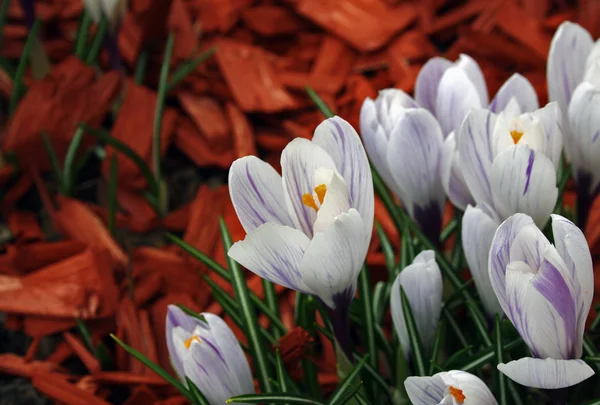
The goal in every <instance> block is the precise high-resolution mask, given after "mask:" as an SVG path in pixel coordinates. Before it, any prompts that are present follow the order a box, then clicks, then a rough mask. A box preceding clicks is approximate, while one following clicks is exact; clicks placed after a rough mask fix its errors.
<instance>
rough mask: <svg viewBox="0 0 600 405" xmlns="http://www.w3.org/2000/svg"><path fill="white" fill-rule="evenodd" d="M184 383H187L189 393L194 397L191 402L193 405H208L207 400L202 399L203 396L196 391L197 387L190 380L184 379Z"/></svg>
mask: <svg viewBox="0 0 600 405" xmlns="http://www.w3.org/2000/svg"><path fill="white" fill-rule="evenodd" d="M185 381H186V382H187V385H188V387H190V393H191V394H192V396H193V397H194V400H193V401H192V402H193V403H194V404H195V405H210V402H208V399H206V398H205V397H204V394H202V392H200V390H199V389H198V387H196V384H194V382H193V381H192V380H190V379H189V378H188V377H185Z"/></svg>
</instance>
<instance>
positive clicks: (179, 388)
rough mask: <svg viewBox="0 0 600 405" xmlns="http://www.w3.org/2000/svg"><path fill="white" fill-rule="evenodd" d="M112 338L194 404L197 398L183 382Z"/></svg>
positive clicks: (115, 338) (114, 337)
mask: <svg viewBox="0 0 600 405" xmlns="http://www.w3.org/2000/svg"><path fill="white" fill-rule="evenodd" d="M110 337H111V338H113V339H114V341H115V342H117V343H118V344H119V346H121V347H122V348H123V349H125V351H126V352H127V353H129V354H130V355H132V356H133V357H135V358H136V359H137V360H139V361H140V362H141V363H142V364H144V365H145V366H146V367H148V368H149V369H151V370H152V371H154V372H155V373H156V374H158V375H159V376H160V377H162V379H163V380H165V381H166V382H168V383H169V384H171V385H172V386H173V387H175V388H176V389H177V391H179V392H180V393H181V394H182V395H183V396H185V397H186V398H187V399H189V400H190V401H192V402H193V401H194V399H195V398H194V396H193V395H192V393H191V392H189V391H188V389H187V388H186V387H185V386H184V385H183V384H182V383H181V382H179V380H178V379H177V378H175V377H173V376H172V375H171V374H169V373H168V372H167V371H165V370H164V369H163V368H162V367H161V366H159V365H158V364H156V363H154V362H153V361H152V360H150V359H149V358H148V357H146V356H144V355H143V354H142V353H140V352H138V351H137V350H135V349H134V348H133V347H130V346H128V345H127V344H125V343H124V342H122V341H121V340H120V339H119V338H118V337H116V336H115V335H113V334H112V333H111V334H110Z"/></svg>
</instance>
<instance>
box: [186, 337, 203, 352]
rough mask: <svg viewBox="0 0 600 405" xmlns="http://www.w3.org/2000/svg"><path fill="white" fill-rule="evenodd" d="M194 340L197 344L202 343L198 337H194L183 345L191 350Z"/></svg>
mask: <svg viewBox="0 0 600 405" xmlns="http://www.w3.org/2000/svg"><path fill="white" fill-rule="evenodd" d="M194 340H195V341H196V342H198V343H200V338H199V337H198V336H196V335H194V336H192V337H191V338H189V339H187V340H186V341H185V342H183V344H184V345H185V348H186V349H189V348H190V346H191V345H192V342H193V341H194Z"/></svg>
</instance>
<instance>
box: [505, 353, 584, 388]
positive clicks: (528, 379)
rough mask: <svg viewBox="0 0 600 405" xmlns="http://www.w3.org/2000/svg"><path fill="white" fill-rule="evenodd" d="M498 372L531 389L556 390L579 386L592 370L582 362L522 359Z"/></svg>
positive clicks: (510, 363)
mask: <svg viewBox="0 0 600 405" xmlns="http://www.w3.org/2000/svg"><path fill="white" fill-rule="evenodd" d="M498 370H500V371H501V372H502V373H503V374H505V375H506V376H507V377H508V378H510V379H511V380H513V381H515V382H518V383H519V384H521V385H525V386H527V387H533V388H544V389H558V388H565V387H570V386H572V385H575V384H579V383H580V382H582V381H583V380H586V379H588V378H590V377H591V376H593V375H594V374H595V373H594V370H592V368H591V367H590V366H588V365H587V364H586V363H585V362H584V361H583V360H555V359H534V358H531V357H524V358H522V359H519V360H515V361H511V362H509V363H507V364H504V363H502V364H498Z"/></svg>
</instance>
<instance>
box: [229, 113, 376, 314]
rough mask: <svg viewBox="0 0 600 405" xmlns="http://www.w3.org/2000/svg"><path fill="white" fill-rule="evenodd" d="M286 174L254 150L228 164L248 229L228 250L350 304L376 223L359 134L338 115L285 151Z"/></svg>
mask: <svg viewBox="0 0 600 405" xmlns="http://www.w3.org/2000/svg"><path fill="white" fill-rule="evenodd" d="M281 168H282V173H283V178H282V176H280V175H279V174H277V172H276V171H275V169H273V168H272V167H271V166H270V165H268V164H267V163H265V162H263V161H262V160H260V159H258V158H256V157H254V156H246V157H244V158H241V159H238V160H236V161H235V162H234V163H233V165H232V166H231V169H230V171H229V190H230V194H231V199H232V201H233V206H234V208H235V211H236V213H237V215H238V217H239V219H240V222H241V223H242V225H243V227H244V229H245V230H246V232H247V235H246V238H245V239H244V240H243V241H240V242H237V243H235V244H234V245H233V246H232V247H231V249H230V250H229V252H228V254H229V256H230V257H231V258H233V259H234V260H236V261H237V262H238V263H240V264H241V265H243V266H244V267H246V268H247V269H248V270H250V271H252V272H254V273H256V274H258V275H259V276H260V277H263V278H265V279H267V280H269V281H272V282H273V283H277V284H280V285H283V286H285V287H288V288H291V289H294V290H296V291H300V292H304V293H307V294H313V295H316V296H318V297H319V298H320V299H321V300H322V301H323V302H324V303H325V304H326V305H327V306H329V307H330V308H331V309H336V310H337V309H339V310H340V311H346V310H347V309H348V307H349V305H350V302H351V301H352V299H353V297H354V294H355V292H356V279H357V277H358V273H359V271H360V268H361V266H362V265H363V262H364V260H365V256H366V253H367V248H368V246H369V242H370V240H371V232H372V227H373V215H374V214H373V212H374V201H373V182H372V178H371V171H370V168H369V162H368V160H367V156H366V153H365V151H364V149H363V146H362V144H361V142H360V139H359V137H358V134H357V133H356V131H355V130H354V129H353V128H352V126H351V125H350V124H348V123H347V122H346V121H344V120H343V119H341V118H339V117H334V118H330V119H328V120H325V121H324V122H323V123H321V124H320V125H319V126H318V127H317V128H316V130H315V135H314V137H313V140H312V142H311V141H309V140H306V139H300V138H299V139H295V140H293V141H292V142H290V143H289V144H288V145H287V146H286V148H285V149H284V150H283V153H282V155H281Z"/></svg>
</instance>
